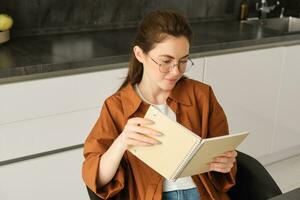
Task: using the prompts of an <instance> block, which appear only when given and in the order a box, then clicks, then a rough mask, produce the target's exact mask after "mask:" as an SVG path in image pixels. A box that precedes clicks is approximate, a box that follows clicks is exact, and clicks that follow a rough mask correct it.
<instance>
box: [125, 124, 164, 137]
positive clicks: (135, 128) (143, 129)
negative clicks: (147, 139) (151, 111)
mask: <svg viewBox="0 0 300 200" xmlns="http://www.w3.org/2000/svg"><path fill="white" fill-rule="evenodd" d="M130 128H131V130H132V131H135V132H138V133H141V134H144V135H148V136H152V137H155V136H162V133H160V132H159V131H156V130H154V129H151V128H147V127H144V126H136V125H130Z"/></svg>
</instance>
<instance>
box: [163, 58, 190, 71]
mask: <svg viewBox="0 0 300 200" xmlns="http://www.w3.org/2000/svg"><path fill="white" fill-rule="evenodd" d="M192 66H193V62H192V61H191V60H187V61H180V62H179V66H177V65H175V66H174V64H173V63H170V64H161V65H160V66H159V70H160V72H162V73H168V72H170V71H171V69H173V68H174V67H178V70H179V72H180V73H184V72H187V71H189V70H190V69H191V68H192Z"/></svg>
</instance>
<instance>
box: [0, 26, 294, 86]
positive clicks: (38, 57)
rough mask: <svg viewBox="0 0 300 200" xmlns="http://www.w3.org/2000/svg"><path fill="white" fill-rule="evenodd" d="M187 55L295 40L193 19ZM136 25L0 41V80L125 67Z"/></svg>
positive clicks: (217, 52)
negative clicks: (190, 43) (188, 53)
mask: <svg viewBox="0 0 300 200" xmlns="http://www.w3.org/2000/svg"><path fill="white" fill-rule="evenodd" d="M191 25H192V29H193V32H194V40H193V43H192V47H191V56H192V57H199V56H203V55H215V54H220V53H224V52H228V51H241V50H243V49H256V48H263V47H268V46H276V45H277V46H279V45H285V44H294V43H295V44H296V43H299V42H300V33H299V32H298V33H293V34H282V33H279V32H276V31H273V30H270V29H259V28H257V27H254V26H251V25H249V24H244V23H240V22H239V21H214V22H198V23H196V22H194V23H192V24H191ZM135 31H136V28H126V29H125V28H123V29H115V30H102V31H89V32H80V33H65V34H55V35H40V36H28V37H19V38H13V39H11V40H10V41H9V42H7V43H4V44H1V45H0V83H9V82H15V81H23V80H30V79H36V78H43V77H51V76H57V75H68V74H74V73H83V72H89V71H97V70H107V69H113V68H120V67H126V63H127V61H128V59H129V54H130V51H131V49H130V46H131V41H132V39H133V37H134V34H135Z"/></svg>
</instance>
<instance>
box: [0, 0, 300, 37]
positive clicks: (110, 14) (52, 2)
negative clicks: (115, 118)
mask: <svg viewBox="0 0 300 200" xmlns="http://www.w3.org/2000/svg"><path fill="white" fill-rule="evenodd" d="M260 1H261V0H248V2H249V10H250V17H255V16H257V12H256V11H255V4H256V2H260ZM276 1H277V0H267V2H268V4H269V5H271V4H275V3H276ZM279 1H280V6H278V8H277V9H275V10H274V11H273V12H272V13H271V14H270V16H271V17H272V16H279V15H280V10H281V6H284V7H285V8H286V9H285V14H286V15H292V16H299V11H300V1H299V0H279ZM241 2H242V0H184V1H180V0H163V1H161V0H126V1H121V0H109V1H108V0H84V1H83V0H0V13H7V14H9V15H11V16H12V17H13V19H14V22H15V23H14V27H13V33H17V35H18V34H19V35H20V34H21V35H22V34H23V35H24V34H25V35H32V34H35V33H40V34H49V33H53V32H54V33H56V32H66V31H67V32H70V31H84V30H87V29H88V30H89V29H91V28H92V29H94V28H107V27H108V28H116V27H124V26H125V27H126V26H128V25H136V24H137V22H138V21H140V19H141V18H142V17H143V16H144V15H145V14H146V13H148V12H149V11H151V10H155V9H173V10H177V11H178V12H180V13H182V14H184V15H185V16H187V17H188V18H189V19H203V18H204V19H212V18H234V19H238V15H239V7H240V4H241Z"/></svg>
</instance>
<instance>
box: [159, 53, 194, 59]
mask: <svg viewBox="0 0 300 200" xmlns="http://www.w3.org/2000/svg"><path fill="white" fill-rule="evenodd" d="M160 57H168V58H172V59H175V58H174V57H173V56H171V55H167V54H166V55H160ZM187 57H189V54H187V55H185V56H183V57H181V58H180V59H183V58H187Z"/></svg>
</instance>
